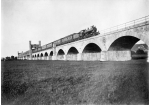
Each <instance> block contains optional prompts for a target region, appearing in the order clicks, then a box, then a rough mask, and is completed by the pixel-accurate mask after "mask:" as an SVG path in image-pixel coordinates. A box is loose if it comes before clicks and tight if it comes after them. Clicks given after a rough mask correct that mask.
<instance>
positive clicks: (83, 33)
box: [34, 25, 100, 52]
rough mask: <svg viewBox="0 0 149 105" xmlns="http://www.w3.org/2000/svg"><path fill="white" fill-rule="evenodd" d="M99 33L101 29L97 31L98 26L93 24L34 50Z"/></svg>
mask: <svg viewBox="0 0 149 105" xmlns="http://www.w3.org/2000/svg"><path fill="white" fill-rule="evenodd" d="M98 34H100V33H99V31H97V28H96V27H95V26H94V25H93V26H91V27H90V28H88V29H84V30H81V31H80V32H78V33H73V34H71V35H68V36H66V37H64V38H61V39H59V40H56V41H54V42H51V43H48V44H46V45H43V46H41V47H39V48H37V49H35V50H34V51H35V52H36V51H41V50H45V49H49V48H52V47H53V45H55V46H60V45H63V44H66V43H71V42H74V41H78V40H81V39H85V38H89V37H93V36H96V35H98Z"/></svg>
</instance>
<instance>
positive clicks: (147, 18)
mask: <svg viewBox="0 0 149 105" xmlns="http://www.w3.org/2000/svg"><path fill="white" fill-rule="evenodd" d="M147 21H149V15H148V16H145V17H142V18H139V19H136V20H133V21H129V22H126V23H123V24H120V25H117V26H114V27H111V28H107V29H104V30H101V31H100V33H101V34H102V35H105V34H108V33H112V32H115V31H119V30H122V29H126V28H128V27H135V26H136V25H137V24H139V23H144V22H147Z"/></svg>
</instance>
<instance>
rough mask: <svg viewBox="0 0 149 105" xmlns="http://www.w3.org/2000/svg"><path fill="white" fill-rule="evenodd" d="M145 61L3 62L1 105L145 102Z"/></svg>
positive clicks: (83, 104)
mask: <svg viewBox="0 0 149 105" xmlns="http://www.w3.org/2000/svg"><path fill="white" fill-rule="evenodd" d="M148 67H149V63H147V62H146V61H145V60H138V61H136V60H132V61H127V62H99V61H95V62H92V61H91V62H90V61H87V62H83V61H13V62H12V61H10V62H2V105H8V104H9V105H89V104H95V105H103V104H110V105H120V104H132V105H137V104H148V99H149V97H148V84H147V80H148Z"/></svg>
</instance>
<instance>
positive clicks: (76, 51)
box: [67, 47, 79, 55]
mask: <svg viewBox="0 0 149 105" xmlns="http://www.w3.org/2000/svg"><path fill="white" fill-rule="evenodd" d="M78 53H79V52H78V50H77V49H76V48H75V47H71V48H70V49H69V50H68V52H67V55H70V54H78Z"/></svg>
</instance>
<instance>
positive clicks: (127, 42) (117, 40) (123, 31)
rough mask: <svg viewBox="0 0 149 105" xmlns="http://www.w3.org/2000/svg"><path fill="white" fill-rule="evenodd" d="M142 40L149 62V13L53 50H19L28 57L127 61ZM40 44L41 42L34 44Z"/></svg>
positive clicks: (36, 45)
mask: <svg viewBox="0 0 149 105" xmlns="http://www.w3.org/2000/svg"><path fill="white" fill-rule="evenodd" d="M139 40H142V41H143V42H144V43H145V44H146V45H147V46H148V50H147V51H148V58H147V61H148V62H149V16H146V17H143V18H140V19H137V20H133V21H131V22H127V23H124V24H121V25H118V26H115V27H112V28H109V29H107V30H103V31H101V33H100V34H99V35H97V36H93V37H90V38H86V39H82V40H78V41H75V42H71V43H67V44H64V45H60V46H53V47H52V48H50V49H45V50H40V51H36V52H33V51H32V49H31V42H30V50H28V51H26V52H25V53H19V54H18V58H19V59H28V60H85V61H87V60H89V61H94V60H99V61H127V60H131V48H132V47H133V46H134V45H135V44H136V43H137V42H138V41H139ZM32 46H34V47H37V48H38V47H40V46H41V42H39V44H34V45H32Z"/></svg>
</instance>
